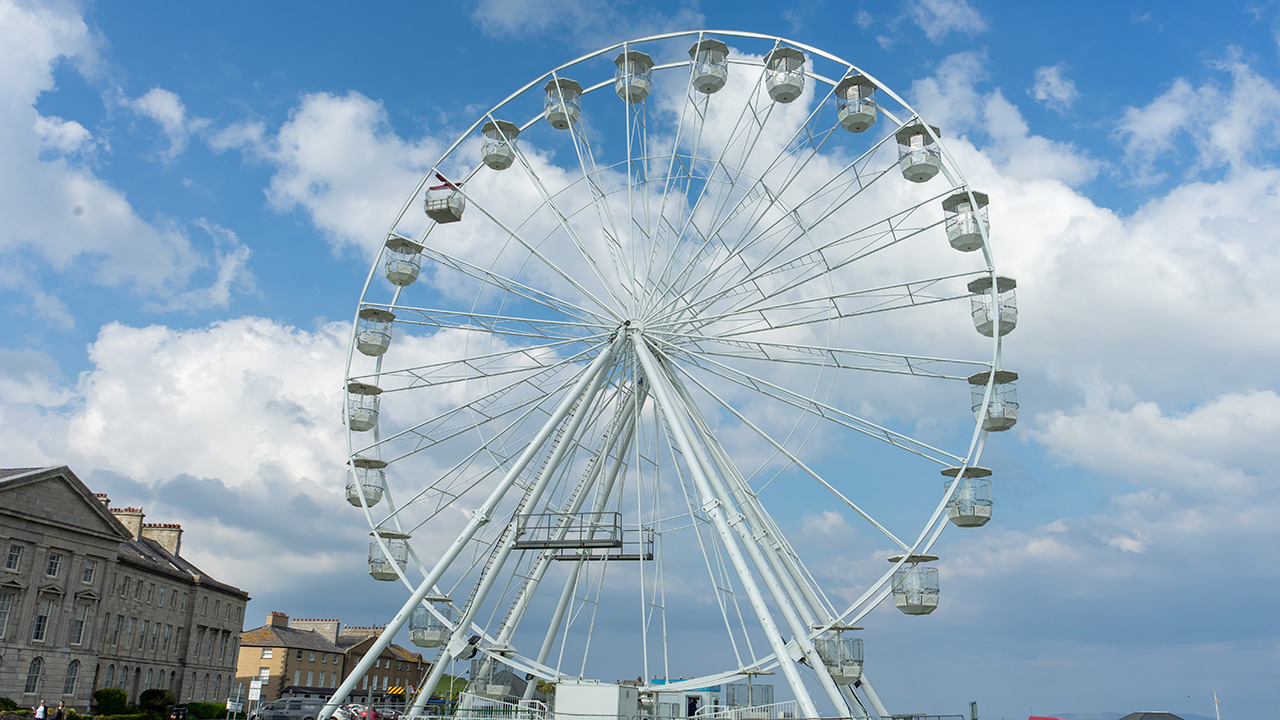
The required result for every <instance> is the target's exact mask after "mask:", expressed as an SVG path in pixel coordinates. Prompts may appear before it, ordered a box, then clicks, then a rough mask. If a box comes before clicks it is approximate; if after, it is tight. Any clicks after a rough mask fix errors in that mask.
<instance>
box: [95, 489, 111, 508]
mask: <svg viewBox="0 0 1280 720" xmlns="http://www.w3.org/2000/svg"><path fill="white" fill-rule="evenodd" d="M93 496H94V497H96V498H98V502H100V503H102V507H104V508H110V507H111V499H110V498H108V497H107V494H106V493H94V494H93Z"/></svg>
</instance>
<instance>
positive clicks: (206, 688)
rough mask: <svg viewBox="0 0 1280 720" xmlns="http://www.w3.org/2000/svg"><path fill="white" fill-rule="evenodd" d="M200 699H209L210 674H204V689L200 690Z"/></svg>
mask: <svg viewBox="0 0 1280 720" xmlns="http://www.w3.org/2000/svg"><path fill="white" fill-rule="evenodd" d="M200 699H201V700H208V699H209V673H205V674H204V687H203V688H201V690H200Z"/></svg>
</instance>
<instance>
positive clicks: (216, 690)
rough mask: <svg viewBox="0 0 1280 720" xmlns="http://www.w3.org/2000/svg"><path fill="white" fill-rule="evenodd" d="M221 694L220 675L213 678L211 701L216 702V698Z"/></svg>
mask: <svg viewBox="0 0 1280 720" xmlns="http://www.w3.org/2000/svg"><path fill="white" fill-rule="evenodd" d="M221 696H222V676H221V675H219V676H218V677H216V678H214V679H213V701H214V702H218V698H219V697H221Z"/></svg>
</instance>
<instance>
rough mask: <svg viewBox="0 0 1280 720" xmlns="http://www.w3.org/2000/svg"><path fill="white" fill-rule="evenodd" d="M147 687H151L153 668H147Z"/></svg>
mask: <svg viewBox="0 0 1280 720" xmlns="http://www.w3.org/2000/svg"><path fill="white" fill-rule="evenodd" d="M146 688H147V689H151V668H147V684H146Z"/></svg>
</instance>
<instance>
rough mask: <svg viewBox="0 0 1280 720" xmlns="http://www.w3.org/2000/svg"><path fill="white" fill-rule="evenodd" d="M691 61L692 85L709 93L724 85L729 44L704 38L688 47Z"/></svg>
mask: <svg viewBox="0 0 1280 720" xmlns="http://www.w3.org/2000/svg"><path fill="white" fill-rule="evenodd" d="M689 59H690V60H692V61H693V74H692V80H693V87H694V88H696V89H697V91H698V92H700V93H706V94H707V95H710V94H711V93H714V92H716V91H718V90H720V89H721V88H723V87H724V84H725V81H726V80H727V79H728V78H729V46H728V45H725V44H724V43H722V42H720V41H719V40H712V39H710V38H704V39H702V40H699V41H698V42H696V43H694V44H693V47H691V48H689Z"/></svg>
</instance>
